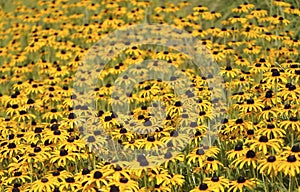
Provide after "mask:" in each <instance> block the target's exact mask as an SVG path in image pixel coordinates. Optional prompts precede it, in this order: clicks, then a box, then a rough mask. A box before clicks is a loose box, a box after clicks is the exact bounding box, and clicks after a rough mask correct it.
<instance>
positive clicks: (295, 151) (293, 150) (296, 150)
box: [292, 145, 300, 153]
mask: <svg viewBox="0 0 300 192" xmlns="http://www.w3.org/2000/svg"><path fill="white" fill-rule="evenodd" d="M292 152H294V153H298V152H300V147H299V145H294V146H293V147H292Z"/></svg>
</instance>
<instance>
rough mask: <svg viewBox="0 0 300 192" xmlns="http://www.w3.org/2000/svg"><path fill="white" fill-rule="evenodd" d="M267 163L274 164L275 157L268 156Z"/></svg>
mask: <svg viewBox="0 0 300 192" xmlns="http://www.w3.org/2000/svg"><path fill="white" fill-rule="evenodd" d="M267 161H268V162H269V163H272V162H275V161H276V157H275V156H270V157H268V159H267Z"/></svg>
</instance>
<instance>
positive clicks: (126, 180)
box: [120, 178, 128, 183]
mask: <svg viewBox="0 0 300 192" xmlns="http://www.w3.org/2000/svg"><path fill="white" fill-rule="evenodd" d="M120 182H121V183H127V182H128V179H127V178H121V179H120Z"/></svg>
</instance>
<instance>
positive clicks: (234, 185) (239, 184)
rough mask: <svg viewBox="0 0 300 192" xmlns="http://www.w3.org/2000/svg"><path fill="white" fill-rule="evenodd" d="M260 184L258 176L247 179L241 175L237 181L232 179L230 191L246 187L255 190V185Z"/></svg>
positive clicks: (235, 191) (242, 189)
mask: <svg viewBox="0 0 300 192" xmlns="http://www.w3.org/2000/svg"><path fill="white" fill-rule="evenodd" d="M257 184H258V179H257V178H251V179H246V178H245V177H243V176H240V177H239V178H238V179H237V180H235V181H230V184H229V185H230V187H229V191H234V192H237V191H244V190H245V189H248V190H253V189H254V187H255V186H256V185H257Z"/></svg>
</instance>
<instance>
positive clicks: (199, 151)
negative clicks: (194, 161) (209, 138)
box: [196, 149, 205, 155]
mask: <svg viewBox="0 0 300 192" xmlns="http://www.w3.org/2000/svg"><path fill="white" fill-rule="evenodd" d="M204 153H205V151H204V150H203V149H197V151H196V154H197V155H204Z"/></svg>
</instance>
